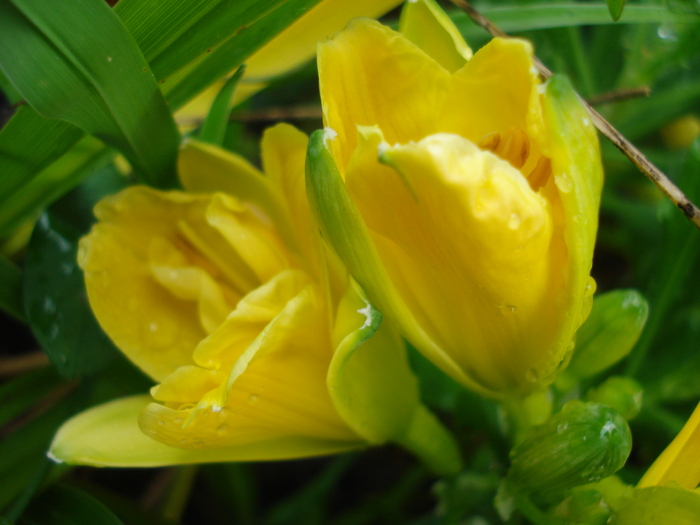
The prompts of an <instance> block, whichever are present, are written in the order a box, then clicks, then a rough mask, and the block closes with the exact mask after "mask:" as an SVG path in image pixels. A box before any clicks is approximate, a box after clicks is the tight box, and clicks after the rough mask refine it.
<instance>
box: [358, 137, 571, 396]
mask: <svg viewBox="0 0 700 525" xmlns="http://www.w3.org/2000/svg"><path fill="white" fill-rule="evenodd" d="M376 150H377V148H376V147H370V149H369V151H368V152H367V153H366V155H364V157H365V159H364V160H362V161H360V159H359V157H360V156H361V155H363V147H362V146H359V147H358V150H357V152H356V156H354V157H353V161H352V162H351V166H350V167H349V168H348V173H347V185H348V191H349V192H350V194H351V195H352V196H353V198H354V199H353V200H354V201H355V202H356V203H357V206H358V209H359V210H360V212H361V213H362V216H363V218H364V219H365V223H366V224H367V226H368V227H369V228H370V230H371V232H372V236H373V238H374V240H375V245H376V246H377V250H378V252H379V254H380V257H381V259H382V261H383V262H384V264H385V266H386V267H387V269H388V270H389V271H390V275H391V276H392V280H393V282H394V285H395V286H396V288H397V290H398V291H399V294H400V296H401V298H402V299H403V300H404V302H405V303H406V304H407V305H408V307H409V309H410V310H411V313H412V314H413V315H414V317H415V318H416V320H417V321H418V322H419V323H420V325H421V326H423V327H424V329H425V330H426V331H427V332H428V333H429V334H430V336H431V338H432V339H433V340H435V341H437V342H438V344H439V345H440V347H441V348H443V349H444V350H446V351H447V353H448V354H449V355H450V356H451V357H452V358H453V359H454V360H455V361H456V362H457V363H458V364H459V365H460V367H461V368H462V370H465V371H468V374H469V375H470V376H472V377H473V378H474V379H475V380H476V381H477V382H478V383H479V384H481V385H482V387H483V388H485V389H488V390H495V391H511V392H512V391H519V390H528V389H531V388H532V387H533V385H532V383H533V380H532V379H531V374H530V376H528V374H526V372H528V371H529V369H530V368H532V367H538V366H540V365H541V364H542V363H544V362H548V361H549V353H548V351H549V349H550V347H551V345H552V342H553V339H554V338H555V331H556V329H557V327H558V326H559V325H560V323H559V322H558V319H559V313H558V310H556V309H555V308H554V306H553V304H551V303H552V302H553V298H555V297H556V295H557V290H558V285H559V284H560V283H559V281H558V280H557V279H556V278H553V277H552V274H553V273H556V269H557V268H558V267H557V265H556V263H557V261H558V258H557V255H558V254H556V253H554V254H552V253H551V252H550V249H551V238H552V217H551V211H550V209H549V206H548V203H547V201H546V200H545V199H544V198H543V197H542V196H541V195H539V194H538V193H536V192H534V191H533V190H532V189H531V188H530V186H529V185H528V182H527V180H526V179H525V177H524V176H523V175H522V174H521V173H520V172H519V171H518V170H516V169H515V168H513V167H512V166H511V165H510V164H509V163H508V162H506V161H503V160H501V159H499V158H498V157H496V156H495V155H494V154H492V153H491V152H488V151H482V150H480V149H479V148H478V147H477V146H476V145H474V144H473V143H472V142H470V141H469V140H467V139H464V138H462V137H460V136H458V135H451V134H437V135H432V136H430V137H427V138H425V139H423V140H422V141H420V142H418V143H416V144H407V145H395V146H388V145H386V144H385V145H384V146H383V147H382V148H381V150H382V153H381V154H379V159H381V161H382V162H383V163H385V164H386V165H388V166H391V168H393V169H387V168H386V167H384V166H377V164H378V159H377V153H376ZM373 154H374V159H372V155H373ZM394 170H395V171H394ZM389 195H390V196H391V205H387V200H388V196H389ZM477 254H478V255H477Z"/></svg>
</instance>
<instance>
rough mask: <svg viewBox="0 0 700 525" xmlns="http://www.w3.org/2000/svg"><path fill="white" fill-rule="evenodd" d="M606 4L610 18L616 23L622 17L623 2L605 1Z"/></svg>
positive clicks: (615, 0)
mask: <svg viewBox="0 0 700 525" xmlns="http://www.w3.org/2000/svg"><path fill="white" fill-rule="evenodd" d="M605 1H606V2H607V3H608V9H609V10H610V16H611V17H612V19H613V20H614V21H615V22H617V21H618V20H619V19H620V16H621V15H622V10H623V9H624V7H625V0H605Z"/></svg>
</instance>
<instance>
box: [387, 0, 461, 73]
mask: <svg viewBox="0 0 700 525" xmlns="http://www.w3.org/2000/svg"><path fill="white" fill-rule="evenodd" d="M399 32H400V33H401V34H402V35H403V36H405V37H406V38H408V39H409V40H410V41H411V42H413V43H414V44H416V45H417V46H418V47H420V48H421V49H422V50H423V51H425V52H426V53H427V54H428V55H430V56H431V57H432V58H433V59H435V60H436V61H437V63H438V64H440V65H441V66H442V67H444V68H445V69H446V70H447V71H449V72H450V73H454V72H455V71H457V70H458V69H460V68H462V67H463V66H464V64H466V63H467V60H469V59H470V58H471V57H472V50H471V49H470V48H469V46H468V45H467V43H466V42H465V41H464V38H463V37H462V34H461V33H460V32H459V30H458V29H457V27H456V26H455V24H454V22H452V20H451V19H450V17H449V16H447V14H445V12H444V11H443V10H442V9H441V8H440V6H439V5H438V4H437V2H435V0H413V1H408V2H406V3H405V4H404V5H403V10H402V11H401V19H400V20H399Z"/></svg>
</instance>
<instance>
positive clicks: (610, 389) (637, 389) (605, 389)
mask: <svg viewBox="0 0 700 525" xmlns="http://www.w3.org/2000/svg"><path fill="white" fill-rule="evenodd" d="M642 395H643V390H642V387H641V385H640V384H639V383H637V381H635V380H634V379H632V378H631V377H618V376H613V377H611V378H609V379H608V380H607V381H605V383H603V384H602V385H600V386H599V387H598V388H594V389H592V390H589V392H588V394H586V400H587V401H591V402H593V403H600V404H601V405H607V406H609V407H611V408H614V409H615V410H616V411H617V412H619V413H620V415H621V416H622V417H624V418H625V419H626V420H627V421H630V420H631V419H634V418H635V417H636V416H637V414H639V411H640V410H641V408H642Z"/></svg>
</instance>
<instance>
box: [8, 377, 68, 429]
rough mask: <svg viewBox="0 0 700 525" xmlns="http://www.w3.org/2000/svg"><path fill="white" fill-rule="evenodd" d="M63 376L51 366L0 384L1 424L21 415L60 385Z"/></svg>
mask: <svg viewBox="0 0 700 525" xmlns="http://www.w3.org/2000/svg"><path fill="white" fill-rule="evenodd" d="M60 383H61V378H60V377H59V376H58V374H56V371H55V370H53V369H52V368H51V367H46V368H44V369H42V370H36V371H33V372H30V373H26V374H23V375H21V376H19V377H16V378H14V379H12V380H9V381H7V382H5V383H3V384H2V385H0V399H2V400H3V401H2V404H0V426H2V425H5V424H6V423H7V422H8V421H10V420H12V419H13V418H15V417H17V416H19V415H20V414H21V413H22V412H24V411H25V410H27V409H28V408H29V407H30V406H31V405H32V404H33V403H35V402H36V401H38V400H39V399H40V398H41V397H43V396H45V395H46V394H47V393H48V392H49V391H50V390H52V389H54V388H56V387H58V385H59V384H60Z"/></svg>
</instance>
